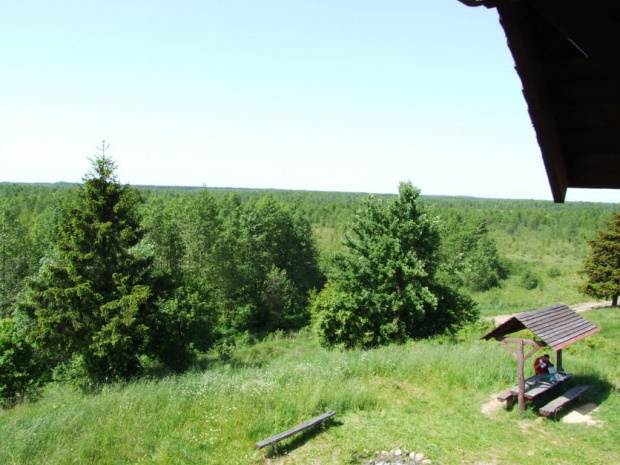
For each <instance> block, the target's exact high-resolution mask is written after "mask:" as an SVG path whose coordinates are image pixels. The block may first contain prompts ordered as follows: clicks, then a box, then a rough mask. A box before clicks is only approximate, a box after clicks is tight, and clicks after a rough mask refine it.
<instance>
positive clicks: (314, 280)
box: [214, 196, 322, 332]
mask: <svg viewBox="0 0 620 465" xmlns="http://www.w3.org/2000/svg"><path fill="white" fill-rule="evenodd" d="M223 205H224V207H223V208H222V232H221V235H220V237H219V239H218V242H217V246H216V252H215V253H216V255H215V257H216V263H217V264H216V267H215V269H216V271H217V272H216V273H214V275H215V276H216V279H217V280H218V281H217V285H216V287H217V290H218V294H219V301H220V308H221V315H222V325H223V327H224V328H233V329H235V330H236V331H246V330H248V331H252V332H265V331H271V330H274V329H288V328H292V327H299V326H300V325H302V324H303V323H305V322H307V320H308V317H309V315H308V313H307V306H308V292H309V291H310V289H313V288H316V287H319V286H320V285H321V284H322V274H321V273H320V270H319V268H318V251H317V248H316V244H315V242H314V236H313V234H312V229H311V227H310V224H309V223H308V222H307V220H305V219H304V217H303V216H301V215H299V214H297V213H296V212H294V211H293V210H292V209H291V208H290V206H288V205H287V204H285V203H283V202H280V201H278V200H277V199H275V198H274V197H273V196H265V197H262V198H260V199H258V200H257V201H252V202H246V203H245V204H242V203H241V202H240V200H239V198H238V197H235V196H233V197H229V198H228V199H227V200H226V201H225V202H224V204H223Z"/></svg>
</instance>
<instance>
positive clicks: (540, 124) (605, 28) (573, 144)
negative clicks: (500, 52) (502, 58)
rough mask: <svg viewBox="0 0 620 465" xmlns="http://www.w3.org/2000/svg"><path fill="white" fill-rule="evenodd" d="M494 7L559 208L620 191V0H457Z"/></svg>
mask: <svg viewBox="0 0 620 465" xmlns="http://www.w3.org/2000/svg"><path fill="white" fill-rule="evenodd" d="M459 1H461V2H462V3H465V4H467V5H469V6H478V5H484V6H487V7H496V8H497V11H498V13H499V16H500V23H501V25H502V27H503V28H504V32H505V33H506V38H507V41H508V47H509V48H510V51H511V53H512V55H513V58H514V61H515V68H516V70H517V73H518V74H519V77H520V78H521V82H522V84H523V95H524V97H525V100H526V102H527V104H528V111H529V113H530V118H531V120H532V123H533V126H534V129H535V131H536V135H537V139H538V144H539V146H540V149H541V153H542V157H543V161H544V164H545V168H546V170H547V176H548V178H549V184H550V186H551V191H552V193H553V198H554V200H555V201H556V202H563V201H564V198H565V196H566V189H567V188H568V187H580V188H611V189H619V188H620V176H618V175H617V173H618V172H619V171H620V1H617V0H493V1H491V0H479V1H477V0H459Z"/></svg>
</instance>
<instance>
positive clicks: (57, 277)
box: [23, 152, 157, 382]
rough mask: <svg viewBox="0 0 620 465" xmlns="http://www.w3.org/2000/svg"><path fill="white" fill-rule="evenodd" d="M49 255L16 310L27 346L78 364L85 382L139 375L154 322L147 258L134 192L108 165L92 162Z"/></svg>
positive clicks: (104, 158)
mask: <svg viewBox="0 0 620 465" xmlns="http://www.w3.org/2000/svg"><path fill="white" fill-rule="evenodd" d="M92 166H93V170H92V171H91V172H90V173H88V174H87V175H86V176H85V178H84V184H83V185H82V186H80V187H79V189H78V192H77V195H76V197H75V199H74V202H73V204H72V205H71V206H70V210H69V213H68V216H67V221H66V222H65V223H63V224H61V225H59V231H58V242H57V243H56V247H55V250H54V251H53V253H51V254H50V255H49V256H48V257H47V258H46V260H45V261H44V263H43V265H42V267H41V269H40V271H39V274H38V275H37V276H36V277H35V278H34V279H33V280H32V281H31V282H30V285H29V288H30V289H29V292H28V293H27V295H26V301H25V302H24V305H23V309H24V310H25V311H26V312H27V313H28V314H29V315H30V317H31V318H33V320H34V322H35V325H34V328H33V329H32V333H31V337H32V340H33V342H34V344H35V345H36V346H38V347H41V348H42V349H45V350H46V351H48V353H50V354H54V355H55V356H57V357H58V359H59V360H60V361H64V362H69V361H70V360H71V359H73V360H74V361H75V360H80V361H81V363H82V364H83V368H84V370H85V372H86V373H87V376H88V379H89V380H90V381H91V382H101V381H105V380H114V379H127V378H129V377H131V376H133V375H135V374H137V373H138V372H139V371H140V369H141V363H140V359H139V356H140V354H143V353H144V352H145V348H146V346H147V342H148V338H149V329H150V326H152V325H153V321H154V319H155V318H156V314H155V305H154V304H155V300H156V298H157V295H156V294H157V292H156V289H155V288H153V287H151V276H150V270H151V259H150V258H149V257H139V256H137V255H135V254H134V250H135V248H136V246H137V245H138V243H139V242H140V240H141V238H142V235H143V233H142V230H141V228H140V218H139V216H138V213H137V212H138V210H137V205H138V203H139V202H140V198H139V195H138V193H137V191H136V190H135V189H134V188H132V187H130V186H127V185H121V184H119V182H118V181H117V179H116V175H115V170H116V165H115V163H114V162H113V160H112V159H111V158H109V157H107V156H105V152H104V153H103V155H102V156H100V157H98V158H96V159H95V160H93V164H92Z"/></svg>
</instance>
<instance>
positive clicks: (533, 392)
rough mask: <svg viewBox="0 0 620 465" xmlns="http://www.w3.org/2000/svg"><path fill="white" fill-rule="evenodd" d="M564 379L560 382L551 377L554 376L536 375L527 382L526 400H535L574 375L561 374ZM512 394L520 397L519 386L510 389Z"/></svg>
mask: <svg viewBox="0 0 620 465" xmlns="http://www.w3.org/2000/svg"><path fill="white" fill-rule="evenodd" d="M559 373H560V374H561V375H562V376H563V377H564V379H562V380H558V379H556V378H555V377H551V376H552V375H547V374H542V375H534V376H532V377H531V378H528V379H526V380H525V398H526V399H530V400H531V399H534V398H535V397H537V396H539V395H541V394H543V393H545V392H547V391H548V390H550V389H553V388H554V387H556V386H559V385H560V384H562V383H563V382H564V381H566V380H568V379H570V378H571V377H572V376H573V375H572V373H563V372H559ZM509 391H510V393H511V394H512V395H513V396H518V395H519V385H518V384H517V385H516V386H513V387H511V388H510V389H509Z"/></svg>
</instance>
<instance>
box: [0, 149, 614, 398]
mask: <svg viewBox="0 0 620 465" xmlns="http://www.w3.org/2000/svg"><path fill="white" fill-rule="evenodd" d="M609 211H610V206H609V205H604V204H600V205H599V204H593V205H577V206H576V207H573V206H571V207H569V208H567V209H565V210H559V209H557V206H555V205H553V204H550V203H544V202H525V203H524V202H519V201H495V200H480V199H479V200H472V199H466V198H463V199H448V198H424V197H420V192H419V190H417V189H416V188H415V187H413V185H411V184H410V183H402V184H401V185H400V186H399V193H398V194H397V195H375V196H368V195H365V194H351V193H320V192H296V191H277V190H273V191H259V190H251V189H244V190H231V189H207V188H202V189H191V190H190V189H187V190H183V189H156V188H149V189H146V188H141V189H138V188H136V187H132V186H128V185H123V184H121V183H120V181H119V180H118V179H117V177H116V165H115V163H114V161H113V160H112V159H111V158H109V157H106V156H105V155H103V156H101V157H97V158H96V159H94V160H93V165H92V170H91V172H89V173H87V174H86V176H85V177H84V180H83V183H82V184H80V185H78V186H71V185H54V186H40V185H28V186H26V185H0V276H1V277H2V281H1V283H0V399H4V402H5V404H7V405H8V404H10V403H12V402H15V401H17V400H19V399H20V398H22V397H23V396H24V395H26V394H27V393H29V394H30V395H31V396H34V395H35V394H36V392H37V390H38V388H39V387H40V386H41V385H43V384H44V383H45V382H48V381H50V380H59V381H66V382H70V383H73V384H76V385H78V386H81V387H82V388H93V387H96V386H98V385H100V384H101V383H104V382H109V381H115V380H124V379H130V378H132V377H135V376H138V375H139V374H140V372H141V371H142V369H143V368H144V364H145V363H147V362H148V361H150V362H149V363H160V364H162V365H163V366H165V367H167V368H168V369H170V370H174V371H182V370H185V369H186V368H187V367H188V366H190V365H191V363H192V361H193V360H194V358H195V357H196V355H197V354H199V353H201V352H204V351H207V350H209V349H211V348H213V347H214V346H215V347H226V345H227V344H230V343H233V342H234V341H235V340H236V339H237V338H240V337H243V338H260V337H263V336H265V335H267V334H269V333H271V332H273V331H276V330H296V329H299V328H302V327H304V326H307V325H312V326H313V327H314V328H315V330H316V331H317V333H318V335H319V338H320V340H321V342H322V343H323V344H324V345H326V346H342V347H373V346H376V345H381V344H386V343H390V342H404V341H406V340H408V339H410V338H421V337H428V336H431V335H433V334H438V333H442V332H445V331H455V330H456V329H458V328H459V327H461V326H462V325H464V324H466V323H468V322H472V321H475V320H476V318H477V316H478V313H477V309H476V306H475V303H474V302H473V300H472V299H471V298H470V297H468V291H485V290H487V289H490V288H493V287H495V286H498V285H501V282H502V280H504V279H506V277H507V275H508V274H509V269H508V267H507V266H506V263H505V260H503V259H502V257H500V255H499V253H498V251H497V247H496V244H495V241H494V239H493V238H492V234H491V233H490V231H492V230H496V231H497V230H498V229H503V230H504V231H508V232H509V233H516V232H517V231H518V229H519V228H530V229H531V230H536V231H540V232H541V233H545V234H546V233H548V234H555V235H556V237H557V236H558V235H562V234H566V237H574V235H575V234H577V235H578V234H587V232H588V231H592V228H593V223H600V222H602V221H603V218H604V217H605V215H608V213H609ZM562 215H564V216H562ZM515 218H517V223H516V225H515V223H514V222H515ZM326 229H327V230H329V234H334V235H336V236H337V237H338V241H337V242H336V241H325V240H323V241H321V237H320V232H321V231H325V230H326ZM510 231H512V232H510ZM606 289H607V288H606Z"/></svg>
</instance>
